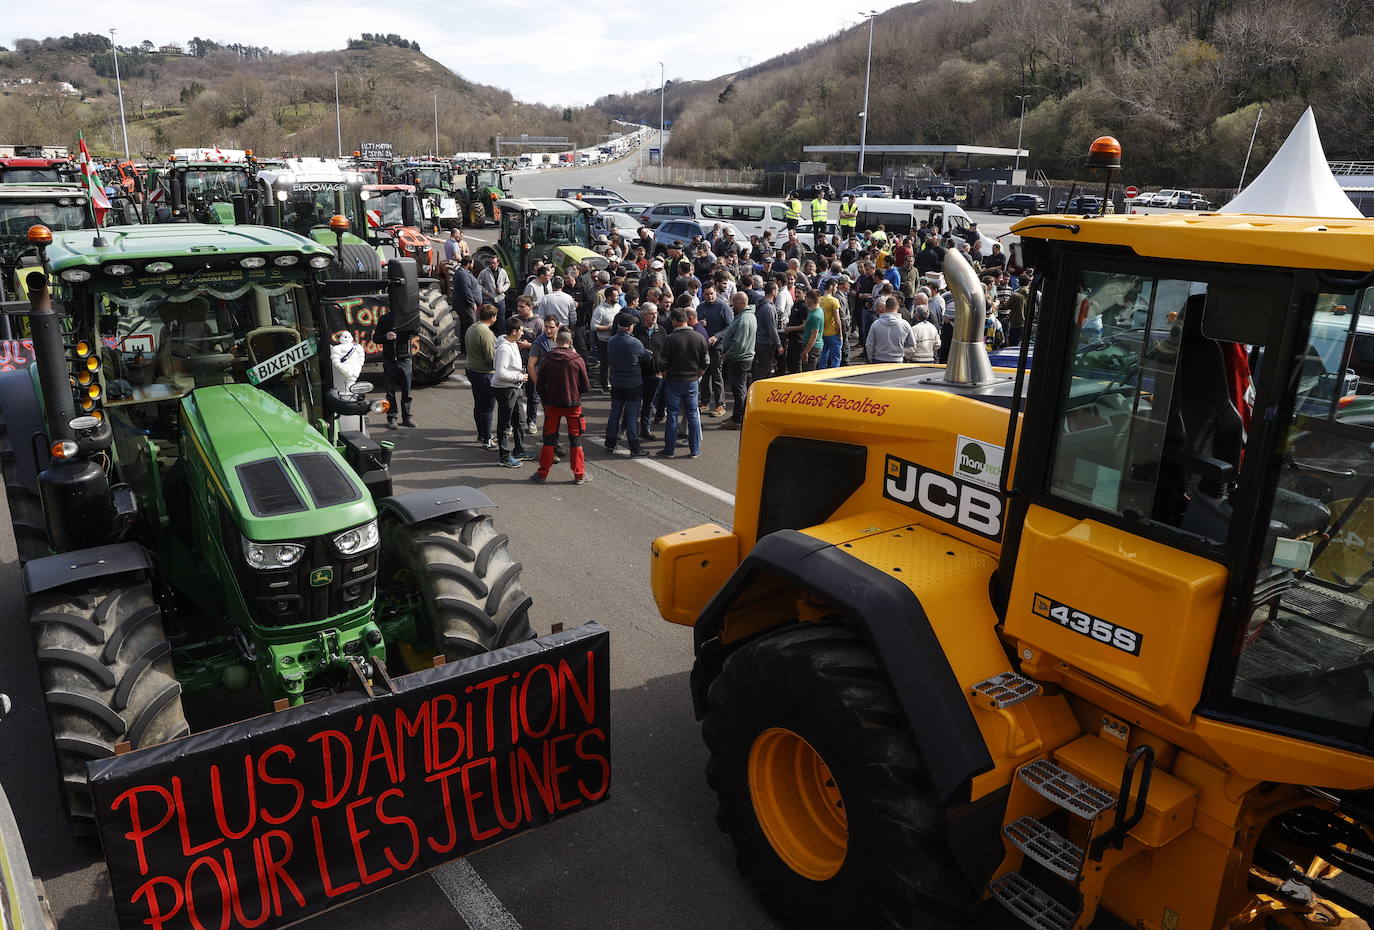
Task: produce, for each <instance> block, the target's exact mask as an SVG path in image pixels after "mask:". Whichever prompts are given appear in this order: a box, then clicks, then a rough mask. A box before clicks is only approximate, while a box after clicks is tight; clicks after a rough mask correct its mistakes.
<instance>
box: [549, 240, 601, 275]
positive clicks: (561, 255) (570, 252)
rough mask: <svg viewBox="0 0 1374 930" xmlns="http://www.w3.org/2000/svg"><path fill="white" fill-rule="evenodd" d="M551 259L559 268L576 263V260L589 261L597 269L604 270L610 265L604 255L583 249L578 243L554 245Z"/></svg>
mask: <svg viewBox="0 0 1374 930" xmlns="http://www.w3.org/2000/svg"><path fill="white" fill-rule="evenodd" d="M553 260H554V264H556V265H557V266H558V267H559V268H560V269H564V268H567V267H569V266H571V265H576V264H577V263H578V262H589V263H590V264H591V266H592V268H594V269H596V270H597V271H604V270H605V269H606V268H607V267H608V266H609V265H610V263H609V262H607V261H606V256H604V255H597V254H596V253H595V252H593V251H592V250H591V249H584V248H582V246H580V245H560V246H555V247H554V249H553Z"/></svg>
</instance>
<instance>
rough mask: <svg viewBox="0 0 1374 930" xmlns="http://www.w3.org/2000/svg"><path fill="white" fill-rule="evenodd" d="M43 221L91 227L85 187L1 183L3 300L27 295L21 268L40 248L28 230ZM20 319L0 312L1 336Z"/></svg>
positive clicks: (54, 225) (64, 227)
mask: <svg viewBox="0 0 1374 930" xmlns="http://www.w3.org/2000/svg"><path fill="white" fill-rule="evenodd" d="M38 225H42V226H45V227H47V228H48V229H51V230H58V231H62V230H69V229H89V228H90V227H91V226H92V225H94V219H93V217H92V216H91V208H90V205H89V204H88V203H87V200H86V190H85V188H84V187H82V186H81V185H80V184H3V185H0V300H10V299H16V298H21V297H23V296H24V281H23V280H22V277H23V276H22V275H21V274H20V273H19V272H20V269H21V268H23V267H27V266H30V265H36V264H37V263H38V250H37V248H36V247H35V246H34V245H33V243H31V242H30V241H29V238H28V232H29V230H30V229H32V228H33V227H34V226H38ZM17 322H18V321H17V320H11V319H10V318H9V317H8V316H0V339H10V338H13V332H12V326H13V325H14V324H15V323H17Z"/></svg>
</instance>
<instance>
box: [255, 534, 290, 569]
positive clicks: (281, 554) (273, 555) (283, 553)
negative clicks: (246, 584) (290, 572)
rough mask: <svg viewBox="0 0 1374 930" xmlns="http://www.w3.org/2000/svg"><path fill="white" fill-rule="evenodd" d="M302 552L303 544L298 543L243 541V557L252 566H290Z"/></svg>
mask: <svg viewBox="0 0 1374 930" xmlns="http://www.w3.org/2000/svg"><path fill="white" fill-rule="evenodd" d="M304 554H305V546H302V545H301V544H300V543H289V542H264V543H260V542H253V541H252V540H251V539H245V540H244V541H243V557H244V558H245V559H247V560H248V564H249V565H251V566H252V567H253V568H290V567H291V566H292V565H295V564H296V563H297V562H299V561H300V560H301V556H302V555H304Z"/></svg>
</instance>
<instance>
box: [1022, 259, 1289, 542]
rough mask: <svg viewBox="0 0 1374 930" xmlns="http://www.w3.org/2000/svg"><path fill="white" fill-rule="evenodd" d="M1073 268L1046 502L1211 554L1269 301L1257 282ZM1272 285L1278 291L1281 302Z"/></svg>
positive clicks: (1231, 488) (1220, 536)
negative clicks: (1066, 359) (1065, 363)
mask: <svg viewBox="0 0 1374 930" xmlns="http://www.w3.org/2000/svg"><path fill="white" fill-rule="evenodd" d="M1179 272H1180V273H1176V274H1169V273H1165V272H1163V271H1153V270H1150V269H1146V270H1140V271H1135V270H1126V269H1123V270H1106V269H1103V270H1097V269H1092V268H1082V269H1080V270H1078V271H1077V272H1076V273H1075V275H1074V276H1073V278H1072V279H1071V280H1072V287H1073V291H1072V293H1071V294H1069V295H1067V296H1068V297H1069V298H1070V299H1071V301H1072V312H1073V321H1072V323H1071V326H1070V340H1069V345H1068V348H1067V351H1068V352H1069V353H1070V355H1071V358H1070V360H1069V365H1068V366H1067V367H1068V377H1067V378H1066V380H1065V382H1064V383H1063V384H1062V386H1061V389H1060V400H1059V403H1060V408H1059V410H1060V412H1059V416H1058V420H1057V424H1056V430H1055V433H1054V436H1053V437H1052V441H1053V443H1054V452H1053V460H1052V465H1051V469H1050V480H1049V491H1050V494H1051V495H1052V496H1054V497H1056V498H1058V499H1060V500H1061V501H1063V502H1065V503H1066V504H1068V505H1069V507H1068V509H1071V510H1075V511H1080V512H1081V513H1082V515H1083V516H1085V517H1087V518H1091V519H1099V520H1103V521H1105V522H1109V523H1112V524H1115V525H1118V526H1122V527H1124V528H1126V529H1128V530H1131V531H1133V532H1142V533H1144V534H1146V535H1160V534H1162V535H1164V536H1165V537H1166V538H1168V539H1169V540H1170V542H1171V544H1182V545H1185V546H1188V547H1192V548H1197V549H1201V550H1202V551H1204V552H1208V553H1209V554H1210V555H1211V556H1212V557H1215V558H1220V557H1221V556H1220V550H1221V547H1222V546H1223V545H1224V544H1225V543H1226V540H1227V537H1228V532H1229V529H1230V526H1231V522H1232V520H1231V517H1232V512H1233V509H1234V502H1235V492H1236V489H1237V487H1238V485H1239V483H1240V482H1241V480H1242V473H1243V469H1244V447H1245V442H1246V438H1247V430H1248V428H1249V422H1250V414H1251V410H1252V407H1253V404H1254V386H1253V384H1254V382H1253V376H1252V372H1251V362H1252V353H1253V349H1254V347H1255V346H1256V345H1262V344H1263V343H1264V342H1265V341H1266V339H1267V335H1266V327H1267V324H1266V323H1265V322H1264V321H1265V320H1268V319H1272V318H1274V315H1273V311H1272V309H1271V307H1270V306H1269V304H1270V302H1271V301H1273V300H1274V299H1275V297H1274V296H1273V293H1272V292H1270V293H1266V292H1265V291H1264V289H1263V287H1262V286H1261V284H1260V283H1257V282H1254V281H1249V282H1245V281H1240V280H1225V279H1223V280H1210V281H1204V280H1197V279H1195V278H1194V277H1193V276H1190V275H1188V274H1186V273H1182V269H1179ZM1282 292H1283V289H1280V293H1282Z"/></svg>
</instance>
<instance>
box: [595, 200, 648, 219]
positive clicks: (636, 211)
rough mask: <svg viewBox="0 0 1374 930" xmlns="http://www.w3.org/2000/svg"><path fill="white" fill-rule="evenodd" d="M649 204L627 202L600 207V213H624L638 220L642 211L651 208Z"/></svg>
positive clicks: (642, 213)
mask: <svg viewBox="0 0 1374 930" xmlns="http://www.w3.org/2000/svg"><path fill="white" fill-rule="evenodd" d="M652 206H653V204H651V203H643V202H638V201H629V202H627V203H613V204H611V205H610V206H609V207H602V209H601V212H602V213H624V214H627V215H628V216H632V217H634V218H635V219H636V220H638V219H639V218H640V217H641V216H643V215H644V211H645V210H647V209H649V208H650V207H652Z"/></svg>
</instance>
